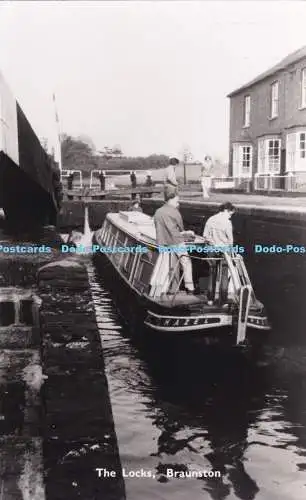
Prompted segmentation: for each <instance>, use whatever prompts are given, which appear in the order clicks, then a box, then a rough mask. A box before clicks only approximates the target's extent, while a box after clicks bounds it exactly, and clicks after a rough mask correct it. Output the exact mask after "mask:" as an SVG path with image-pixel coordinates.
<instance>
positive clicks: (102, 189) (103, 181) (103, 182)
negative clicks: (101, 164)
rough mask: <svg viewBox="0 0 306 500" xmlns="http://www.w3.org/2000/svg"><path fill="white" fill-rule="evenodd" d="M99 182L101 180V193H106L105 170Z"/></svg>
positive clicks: (100, 175)
mask: <svg viewBox="0 0 306 500" xmlns="http://www.w3.org/2000/svg"><path fill="white" fill-rule="evenodd" d="M99 180H100V188H101V191H105V180H106V175H105V171H104V170H102V172H101V173H100V174H99Z"/></svg>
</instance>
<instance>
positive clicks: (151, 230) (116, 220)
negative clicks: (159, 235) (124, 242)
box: [107, 211, 203, 245]
mask: <svg viewBox="0 0 306 500" xmlns="http://www.w3.org/2000/svg"><path fill="white" fill-rule="evenodd" d="M107 219H108V220H109V221H111V222H112V223H113V224H114V225H115V226H116V227H118V229H121V230H122V231H123V232H125V233H127V234H129V235H130V236H132V237H133V238H135V239H136V240H137V241H139V242H141V243H143V244H145V245H157V243H156V231H155V224H154V220H153V217H151V216H150V215H147V214H144V213H143V212H136V211H135V212H134V211H129V212H125V211H120V212H118V213H109V214H107ZM186 243H187V242H186ZM192 243H198V244H200V243H203V238H202V237H201V236H196V239H195V241H193V242H192Z"/></svg>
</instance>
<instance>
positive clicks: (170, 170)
mask: <svg viewBox="0 0 306 500" xmlns="http://www.w3.org/2000/svg"><path fill="white" fill-rule="evenodd" d="M179 163H180V162H179V160H178V159H177V158H170V160H169V165H168V167H167V168H166V169H165V176H164V183H165V186H167V185H169V184H170V186H174V187H176V188H178V182H177V180H176V175H175V167H176V166H177V165H178V164H179Z"/></svg>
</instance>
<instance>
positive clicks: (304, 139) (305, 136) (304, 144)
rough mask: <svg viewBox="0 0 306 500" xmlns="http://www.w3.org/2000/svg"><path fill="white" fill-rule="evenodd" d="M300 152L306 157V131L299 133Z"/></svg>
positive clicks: (302, 156)
mask: <svg viewBox="0 0 306 500" xmlns="http://www.w3.org/2000/svg"><path fill="white" fill-rule="evenodd" d="M299 152H300V158H306V133H305V132H300V133H299Z"/></svg>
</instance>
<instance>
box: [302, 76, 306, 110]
mask: <svg viewBox="0 0 306 500" xmlns="http://www.w3.org/2000/svg"><path fill="white" fill-rule="evenodd" d="M301 107H302V108H306V68H304V69H302V72H301Z"/></svg>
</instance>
